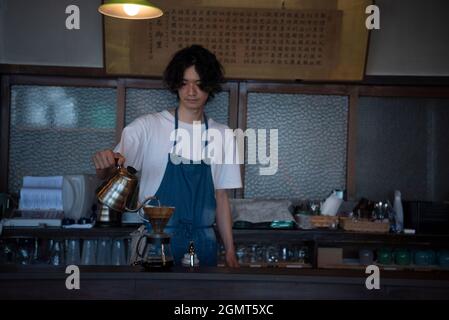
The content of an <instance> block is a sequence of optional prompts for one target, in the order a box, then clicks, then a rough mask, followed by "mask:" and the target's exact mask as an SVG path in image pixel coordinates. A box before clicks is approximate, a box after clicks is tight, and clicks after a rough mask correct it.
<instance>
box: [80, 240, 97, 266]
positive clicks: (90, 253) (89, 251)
mask: <svg viewBox="0 0 449 320" xmlns="http://www.w3.org/2000/svg"><path fill="white" fill-rule="evenodd" d="M96 253H97V242H96V241H95V240H91V239H86V240H84V241H83V252H82V253H81V264H83V265H94V264H96Z"/></svg>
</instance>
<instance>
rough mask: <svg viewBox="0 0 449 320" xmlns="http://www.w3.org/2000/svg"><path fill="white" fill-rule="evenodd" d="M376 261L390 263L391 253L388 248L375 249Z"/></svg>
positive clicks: (391, 261)
mask: <svg viewBox="0 0 449 320" xmlns="http://www.w3.org/2000/svg"><path fill="white" fill-rule="evenodd" d="M377 262H378V263H380V264H392V263H393V253H392V252H391V250H390V249H379V250H378V251H377Z"/></svg>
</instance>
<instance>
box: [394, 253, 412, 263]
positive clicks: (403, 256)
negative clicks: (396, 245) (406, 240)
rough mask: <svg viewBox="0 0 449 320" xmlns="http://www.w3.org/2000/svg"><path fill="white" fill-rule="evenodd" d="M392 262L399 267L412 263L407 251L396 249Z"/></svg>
mask: <svg viewBox="0 0 449 320" xmlns="http://www.w3.org/2000/svg"><path fill="white" fill-rule="evenodd" d="M394 261H395V262H396V264H397V265H399V266H407V265H409V264H410V263H411V262H412V256H411V254H410V251H408V250H407V249H397V250H395V252H394Z"/></svg>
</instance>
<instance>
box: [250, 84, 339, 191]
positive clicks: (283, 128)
mask: <svg viewBox="0 0 449 320" xmlns="http://www.w3.org/2000/svg"><path fill="white" fill-rule="evenodd" d="M347 117H348V98H347V97H346V96H331V95H301V94H271V93H250V94H249V95H248V115H247V128H252V129H267V132H268V130H269V129H278V130H279V131H278V135H279V143H278V145H279V147H278V161H279V164H278V171H277V173H276V174H275V175H266V176H264V175H260V172H259V169H260V167H261V166H260V165H259V164H254V165H249V164H247V165H246V166H245V190H244V197H245V198H255V197H265V198H301V199H322V198H324V197H326V196H327V195H328V194H329V193H330V191H332V190H333V189H336V188H338V189H345V188H346V149H347V148H346V144H347ZM267 136H268V134H267ZM267 140H268V138H267ZM267 153H268V150H267Z"/></svg>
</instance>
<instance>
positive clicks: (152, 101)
mask: <svg viewBox="0 0 449 320" xmlns="http://www.w3.org/2000/svg"><path fill="white" fill-rule="evenodd" d="M177 105H178V102H177V98H176V95H174V94H172V93H171V92H170V91H168V90H165V89H127V90H126V115H125V124H129V123H130V122H132V121H133V120H134V119H136V118H137V117H139V116H142V115H144V114H148V113H153V112H159V111H162V110H165V109H172V108H175V107H176V106H177ZM228 106H229V92H226V91H223V92H221V93H219V94H218V95H216V96H215V98H214V99H212V101H210V102H209V103H208V104H207V105H206V109H205V110H206V114H207V116H208V117H210V118H212V119H214V120H215V121H217V122H220V123H223V124H228V122H229V119H228Z"/></svg>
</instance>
